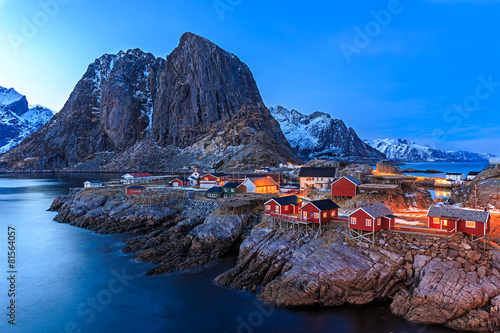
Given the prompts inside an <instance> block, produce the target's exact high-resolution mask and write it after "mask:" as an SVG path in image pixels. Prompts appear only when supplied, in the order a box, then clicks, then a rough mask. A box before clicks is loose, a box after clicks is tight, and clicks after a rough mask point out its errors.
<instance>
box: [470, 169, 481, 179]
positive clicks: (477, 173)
mask: <svg viewBox="0 0 500 333" xmlns="http://www.w3.org/2000/svg"><path fill="white" fill-rule="evenodd" d="M479 174H480V172H478V171H471V172H469V174H468V175H467V180H474V179H476V177H477V175H479Z"/></svg>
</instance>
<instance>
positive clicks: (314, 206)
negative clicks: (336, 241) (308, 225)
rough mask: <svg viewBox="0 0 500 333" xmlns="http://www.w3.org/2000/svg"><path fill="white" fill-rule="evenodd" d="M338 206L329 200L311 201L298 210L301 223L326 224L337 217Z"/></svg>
mask: <svg viewBox="0 0 500 333" xmlns="http://www.w3.org/2000/svg"><path fill="white" fill-rule="evenodd" d="M339 208H340V207H339V206H338V205H337V204H336V203H335V202H333V201H332V200H330V199H323V200H316V201H311V202H309V203H307V204H305V205H304V206H302V208H301V209H300V212H301V217H302V220H303V221H308V222H312V223H320V224H321V223H326V222H330V221H331V220H333V219H335V218H336V217H338V216H339Z"/></svg>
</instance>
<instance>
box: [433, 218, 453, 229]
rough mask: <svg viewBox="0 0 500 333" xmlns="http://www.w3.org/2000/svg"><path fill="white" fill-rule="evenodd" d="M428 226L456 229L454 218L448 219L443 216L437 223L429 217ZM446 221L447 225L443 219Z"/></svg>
mask: <svg viewBox="0 0 500 333" xmlns="http://www.w3.org/2000/svg"><path fill="white" fill-rule="evenodd" d="M428 219H429V228H434V229H442V230H448V231H452V230H453V229H455V231H456V230H457V224H456V221H454V220H448V219H445V218H441V219H439V223H434V217H429V218H428ZM445 220H446V221H448V225H444V221H445Z"/></svg>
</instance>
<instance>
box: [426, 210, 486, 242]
mask: <svg viewBox="0 0 500 333" xmlns="http://www.w3.org/2000/svg"><path fill="white" fill-rule="evenodd" d="M427 217H428V223H429V228H434V229H444V230H448V231H451V232H453V231H455V232H463V233H465V234H469V235H479V236H486V235H488V234H489V232H490V231H491V214H490V213H489V212H487V211H482V210H479V211H478V210H472V209H464V208H456V207H448V206H432V207H431V208H430V209H429V212H428V213H427Z"/></svg>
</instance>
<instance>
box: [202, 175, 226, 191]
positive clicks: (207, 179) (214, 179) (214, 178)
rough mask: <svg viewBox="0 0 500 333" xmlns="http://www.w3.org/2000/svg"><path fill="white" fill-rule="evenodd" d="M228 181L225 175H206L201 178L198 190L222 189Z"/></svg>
mask: <svg viewBox="0 0 500 333" xmlns="http://www.w3.org/2000/svg"><path fill="white" fill-rule="evenodd" d="M228 180H229V175H228V174H225V173H206V174H204V175H203V176H201V180H200V188H212V187H214V186H220V187H222V186H224V184H225V183H226V182H227V181H228Z"/></svg>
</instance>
